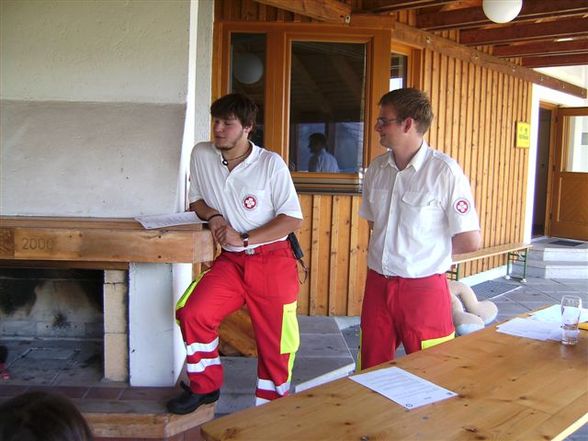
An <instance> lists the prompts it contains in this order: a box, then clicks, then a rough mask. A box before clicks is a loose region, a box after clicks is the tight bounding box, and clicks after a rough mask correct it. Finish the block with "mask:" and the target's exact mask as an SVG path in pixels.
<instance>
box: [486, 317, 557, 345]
mask: <svg viewBox="0 0 588 441" xmlns="http://www.w3.org/2000/svg"><path fill="white" fill-rule="evenodd" d="M496 330H497V331H498V332H502V333H504V334H510V335H516V336H517V337H525V338H532V339H535V340H556V341H559V340H561V328H560V324H559V322H542V321H540V320H534V319H532V318H520V317H516V318H514V319H512V320H509V321H508V322H505V323H503V324H501V325H498V326H497V327H496Z"/></svg>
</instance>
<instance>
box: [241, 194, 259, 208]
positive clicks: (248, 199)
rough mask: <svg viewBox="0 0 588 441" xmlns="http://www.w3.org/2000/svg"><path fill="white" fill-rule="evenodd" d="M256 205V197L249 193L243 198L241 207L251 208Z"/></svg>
mask: <svg viewBox="0 0 588 441" xmlns="http://www.w3.org/2000/svg"><path fill="white" fill-rule="evenodd" d="M256 206H257V199H255V196H253V195H250V194H249V195H247V196H245V199H243V207H245V209H246V210H253V209H254V208H255V207H256Z"/></svg>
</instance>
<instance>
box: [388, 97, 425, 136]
mask: <svg viewBox="0 0 588 441" xmlns="http://www.w3.org/2000/svg"><path fill="white" fill-rule="evenodd" d="M378 104H379V105H380V106H392V107H394V110H396V118H398V119H400V120H402V121H404V120H405V119H406V118H412V119H414V120H415V121H416V128H417V132H419V133H420V134H424V133H425V132H426V131H427V130H429V127H431V122H432V121H433V116H434V115H433V108H432V107H431V102H430V101H429V97H428V96H427V94H426V93H425V92H422V91H420V90H418V89H414V88H412V87H408V88H405V89H396V90H392V91H391V92H388V93H387V94H385V95H384V96H382V98H380V102H379V103H378Z"/></svg>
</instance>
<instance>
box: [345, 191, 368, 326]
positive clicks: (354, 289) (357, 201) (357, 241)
mask: <svg viewBox="0 0 588 441" xmlns="http://www.w3.org/2000/svg"><path fill="white" fill-rule="evenodd" d="M360 206H361V197H359V196H353V198H352V202H351V224H350V226H349V227H350V230H351V234H350V244H349V288H348V291H347V315H350V316H354V315H360V313H361V302H362V299H363V290H364V286H365V279H366V276H367V249H368V241H369V236H370V233H369V226H368V223H367V221H365V220H364V219H362V218H360V216H359V207H360Z"/></svg>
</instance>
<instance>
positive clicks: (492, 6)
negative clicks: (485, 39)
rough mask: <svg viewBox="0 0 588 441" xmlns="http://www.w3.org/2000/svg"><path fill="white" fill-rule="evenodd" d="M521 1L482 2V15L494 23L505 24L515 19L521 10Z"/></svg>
mask: <svg viewBox="0 0 588 441" xmlns="http://www.w3.org/2000/svg"><path fill="white" fill-rule="evenodd" d="M522 7H523V0H483V2H482V9H483V10H484V14H486V17H488V18H489V19H490V20H492V21H493V22H494V23H507V22H509V21H511V20H512V19H513V18H515V17H516V16H517V15H518V14H519V12H521V8H522Z"/></svg>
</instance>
